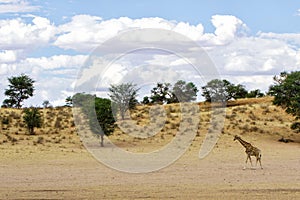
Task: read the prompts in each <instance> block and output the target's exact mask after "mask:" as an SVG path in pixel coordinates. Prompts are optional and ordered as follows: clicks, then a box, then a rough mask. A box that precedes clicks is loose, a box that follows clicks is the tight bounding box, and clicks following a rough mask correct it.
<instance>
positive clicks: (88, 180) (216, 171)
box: [0, 134, 300, 199]
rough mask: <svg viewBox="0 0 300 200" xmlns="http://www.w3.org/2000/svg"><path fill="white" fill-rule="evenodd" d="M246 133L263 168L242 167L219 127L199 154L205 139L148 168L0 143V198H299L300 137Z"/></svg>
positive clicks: (240, 155)
mask: <svg viewBox="0 0 300 200" xmlns="http://www.w3.org/2000/svg"><path fill="white" fill-rule="evenodd" d="M245 139H248V140H250V141H251V142H254V143H255V146H257V147H259V148H260V149H261V150H262V153H263V157H262V164H263V167H264V169H262V170H261V169H260V168H257V169H251V168H247V169H246V170H243V166H244V162H245V159H246V154H245V152H244V148H243V147H242V146H241V145H240V144H239V143H238V142H237V141H235V142H234V141H233V136H232V135H227V134H224V135H223V136H222V137H221V138H220V140H219V142H218V145H217V146H216V147H215V148H214V150H213V151H212V152H211V153H210V154H209V156H207V157H206V158H205V159H202V160H200V159H199V158H198V152H199V149H200V146H201V141H202V140H203V138H201V137H197V138H196V140H195V141H194V142H193V144H192V146H191V148H190V149H189V150H188V151H187V152H186V153H185V154H184V155H183V156H182V157H181V158H180V159H179V160H177V161H176V162H174V163H173V164H172V165H170V166H168V167H166V168H164V169H162V170H159V171H156V172H151V173H146V174H129V173H124V172H119V171H116V170H113V169H110V168H108V167H106V166H104V165H103V164H101V163H100V162H98V161H97V160H96V159H94V158H93V157H92V155H90V154H89V153H88V152H87V151H86V150H85V149H84V148H82V147H80V146H78V147H76V148H74V147H72V148H68V147H64V148H62V147H61V146H58V145H48V146H45V145H42V144H38V145H35V146H22V145H9V144H2V145H1V146H0V198H1V199H300V153H299V152H300V144H299V143H288V144H286V143H280V142H277V140H276V139H274V137H273V138H271V136H258V135H256V136H253V138H251V137H249V136H248V137H247V136H245Z"/></svg>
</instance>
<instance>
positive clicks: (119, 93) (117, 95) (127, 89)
mask: <svg viewBox="0 0 300 200" xmlns="http://www.w3.org/2000/svg"><path fill="white" fill-rule="evenodd" d="M138 91H139V89H138V88H136V85H135V84H133V83H122V84H120V85H111V86H110V88H109V97H110V98H111V100H112V102H113V103H114V105H115V106H116V108H117V110H118V111H119V112H120V115H121V118H122V119H125V114H126V112H127V111H128V110H129V109H132V108H134V107H135V106H136V104H137V103H138V101H137V99H136V98H137V92H138Z"/></svg>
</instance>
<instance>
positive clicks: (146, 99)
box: [141, 96, 150, 105]
mask: <svg viewBox="0 0 300 200" xmlns="http://www.w3.org/2000/svg"><path fill="white" fill-rule="evenodd" d="M141 103H142V104H145V105H146V104H150V98H149V97H148V96H145V97H144V98H143V101H142V102H141Z"/></svg>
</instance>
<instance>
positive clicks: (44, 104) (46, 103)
mask: <svg viewBox="0 0 300 200" xmlns="http://www.w3.org/2000/svg"><path fill="white" fill-rule="evenodd" d="M42 105H43V107H44V108H50V107H52V106H51V103H50V101H48V100H45V101H43V104H42Z"/></svg>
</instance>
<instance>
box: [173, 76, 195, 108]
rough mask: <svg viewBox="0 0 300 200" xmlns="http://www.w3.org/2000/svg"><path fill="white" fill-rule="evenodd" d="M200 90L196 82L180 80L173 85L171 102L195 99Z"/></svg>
mask: <svg viewBox="0 0 300 200" xmlns="http://www.w3.org/2000/svg"><path fill="white" fill-rule="evenodd" d="M198 91H199V90H198V88H197V87H196V86H195V84H194V83H192V82H189V83H186V82H185V81H183V80H179V81H177V82H176V83H175V85H174V87H173V91H172V98H171V103H178V102H191V101H195V100H196V98H197V92H198Z"/></svg>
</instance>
